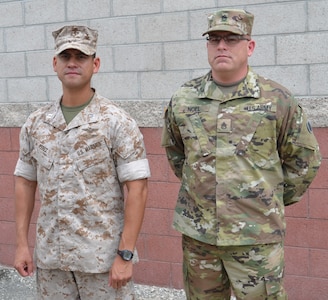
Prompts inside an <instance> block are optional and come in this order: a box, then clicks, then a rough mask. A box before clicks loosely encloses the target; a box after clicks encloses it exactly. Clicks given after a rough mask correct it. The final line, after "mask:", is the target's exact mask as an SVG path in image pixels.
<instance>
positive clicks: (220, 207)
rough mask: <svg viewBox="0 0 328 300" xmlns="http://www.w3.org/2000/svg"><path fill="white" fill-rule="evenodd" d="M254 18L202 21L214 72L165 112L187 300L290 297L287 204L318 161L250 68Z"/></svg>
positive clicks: (288, 101)
mask: <svg viewBox="0 0 328 300" xmlns="http://www.w3.org/2000/svg"><path fill="white" fill-rule="evenodd" d="M253 19H254V17H253V15H252V14H251V13H249V12H246V11H244V10H234V9H227V10H220V11H217V12H215V13H213V14H212V15H210V16H209V18H208V30H207V31H206V32H205V33H204V34H203V35H208V37H207V40H208V43H207V50H208V61H209V64H210V66H211V71H210V72H209V73H208V74H206V75H205V76H202V77H200V78H197V79H194V80H191V81H189V82H187V83H185V84H184V85H183V86H182V87H181V88H180V89H178V91H177V92H176V93H175V94H174V95H173V97H172V99H171V101H170V103H169V106H168V108H167V110H166V113H165V126H164V130H163V137H162V146H164V147H165V149H166V153H167V157H168V161H169V163H170V165H171V167H172V169H173V171H174V173H175V175H176V176H177V177H178V178H179V179H181V188H180V191H179V195H178V201H177V205H176V209H175V213H174V227H175V229H177V230H178V231H180V232H181V233H182V234H183V236H182V242H183V253H184V260H183V268H184V282H185V291H186V294H187V299H192V300H196V299H199V300H200V299H201V300H205V299H206V300H207V299H213V300H218V299H230V295H231V290H233V293H234V294H235V296H236V297H237V299H250V300H257V299H287V295H286V292H285V290H284V288H283V285H282V278H283V271H284V252H283V241H284V236H285V227H286V224H285V216H284V209H285V206H286V205H290V204H293V203H296V202H298V201H299V200H300V199H301V197H302V195H303V194H304V192H305V191H306V189H307V188H308V187H309V185H310V183H311V182H312V180H313V179H314V177H315V175H316V173H317V171H318V168H319V166H320V161H321V156H320V153H319V147H318V144H317V141H316V139H315V137H314V135H313V132H312V129H311V126H310V124H309V122H308V121H307V118H306V115H305V113H304V111H303V109H302V108H301V107H300V106H299V105H298V103H297V101H296V100H295V98H294V97H293V96H292V95H291V93H290V92H289V91H288V90H287V89H286V88H284V87H283V86H281V85H279V84H277V83H275V82H273V81H271V80H268V79H266V78H263V77H261V76H259V75H257V74H256V73H254V71H252V69H251V68H250V67H249V66H248V57H249V56H251V55H252V53H253V51H254V48H255V42H254V40H252V38H251V30H252V25H253Z"/></svg>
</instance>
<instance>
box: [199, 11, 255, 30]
mask: <svg viewBox="0 0 328 300" xmlns="http://www.w3.org/2000/svg"><path fill="white" fill-rule="evenodd" d="M207 21H208V29H207V31H206V32H204V33H203V35H205V34H208V33H210V32H214V31H229V32H233V33H235V34H239V35H251V34H252V27H253V22H254V15H253V14H251V13H250V12H248V11H246V10H241V9H222V10H219V11H216V12H215V13H212V14H210V15H209V16H208V18H207Z"/></svg>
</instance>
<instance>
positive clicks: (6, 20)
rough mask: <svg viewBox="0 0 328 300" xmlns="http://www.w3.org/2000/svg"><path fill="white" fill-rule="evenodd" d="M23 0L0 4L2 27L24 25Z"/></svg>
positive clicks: (0, 25)
mask: <svg viewBox="0 0 328 300" xmlns="http://www.w3.org/2000/svg"><path fill="white" fill-rule="evenodd" d="M23 22H24V20H23V9H22V2H21V1H16V2H9V3H8V2H7V3H1V4H0V28H1V27H7V26H19V25H23Z"/></svg>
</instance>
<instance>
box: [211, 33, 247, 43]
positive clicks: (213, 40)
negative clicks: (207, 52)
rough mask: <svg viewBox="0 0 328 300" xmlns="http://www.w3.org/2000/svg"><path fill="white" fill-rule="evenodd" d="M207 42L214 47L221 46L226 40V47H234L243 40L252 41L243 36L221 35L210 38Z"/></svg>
mask: <svg viewBox="0 0 328 300" xmlns="http://www.w3.org/2000/svg"><path fill="white" fill-rule="evenodd" d="M206 40H207V41H208V43H209V44H210V45H212V46H218V45H219V44H220V42H221V40H224V42H225V43H226V45H228V46H233V45H236V44H238V43H239V42H240V41H242V40H246V41H250V40H251V39H250V38H247V37H245V36H243V35H236V34H231V35H225V36H220V35H216V36H209V37H207V38H206Z"/></svg>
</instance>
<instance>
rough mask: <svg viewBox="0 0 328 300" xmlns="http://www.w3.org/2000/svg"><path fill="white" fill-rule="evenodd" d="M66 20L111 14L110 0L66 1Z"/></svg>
mask: <svg viewBox="0 0 328 300" xmlns="http://www.w3.org/2000/svg"><path fill="white" fill-rule="evenodd" d="M66 6H67V10H66V13H67V20H68V21H73V20H89V19H97V18H104V17H109V16H110V15H111V8H110V1H108V0H89V1H83V4H81V1H80V0H70V1H67V4H66Z"/></svg>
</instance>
